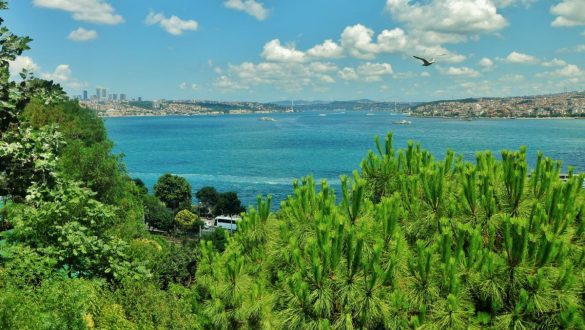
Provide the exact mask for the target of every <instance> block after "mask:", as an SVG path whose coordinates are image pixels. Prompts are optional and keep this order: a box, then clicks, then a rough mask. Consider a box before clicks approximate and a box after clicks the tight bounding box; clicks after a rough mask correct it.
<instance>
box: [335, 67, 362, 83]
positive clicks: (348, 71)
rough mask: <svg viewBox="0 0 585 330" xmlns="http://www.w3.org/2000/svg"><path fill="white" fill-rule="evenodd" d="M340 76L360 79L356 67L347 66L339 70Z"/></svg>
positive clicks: (345, 78) (346, 78) (348, 78)
mask: <svg viewBox="0 0 585 330" xmlns="http://www.w3.org/2000/svg"><path fill="white" fill-rule="evenodd" d="M337 75H338V76H339V78H341V79H343V80H358V78H359V76H358V74H357V72H355V69H354V68H350V67H345V68H343V69H341V70H339V71H338V72H337Z"/></svg>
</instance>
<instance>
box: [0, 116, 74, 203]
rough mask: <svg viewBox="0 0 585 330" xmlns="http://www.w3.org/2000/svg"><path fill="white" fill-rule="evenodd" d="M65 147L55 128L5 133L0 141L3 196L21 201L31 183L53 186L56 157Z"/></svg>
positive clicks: (0, 185) (0, 170) (47, 127)
mask: <svg viewBox="0 0 585 330" xmlns="http://www.w3.org/2000/svg"><path fill="white" fill-rule="evenodd" d="M64 145H65V142H64V141H63V136H62V135H61V133H60V132H59V131H57V128H56V127H55V126H46V127H43V128H42V129H41V130H33V129H32V128H18V129H14V130H11V131H9V132H6V133H5V134H4V135H3V138H2V139H1V140H0V196H9V197H11V198H17V199H19V198H20V199H22V198H24V197H25V196H26V191H27V189H28V188H29V187H30V186H31V184H32V183H36V184H38V185H42V186H46V187H50V186H52V185H53V184H54V183H55V180H56V177H57V174H56V171H55V167H56V163H57V154H58V153H59V151H60V150H61V149H62V148H63V147H64Z"/></svg>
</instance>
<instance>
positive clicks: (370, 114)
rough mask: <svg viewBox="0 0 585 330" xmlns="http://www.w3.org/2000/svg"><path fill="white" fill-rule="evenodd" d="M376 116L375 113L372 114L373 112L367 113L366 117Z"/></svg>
mask: <svg viewBox="0 0 585 330" xmlns="http://www.w3.org/2000/svg"><path fill="white" fill-rule="evenodd" d="M374 115H375V114H373V113H371V112H368V113H366V116H374Z"/></svg>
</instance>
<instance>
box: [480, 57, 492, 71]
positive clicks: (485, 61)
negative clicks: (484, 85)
mask: <svg viewBox="0 0 585 330" xmlns="http://www.w3.org/2000/svg"><path fill="white" fill-rule="evenodd" d="M478 64H479V66H481V67H482V68H483V69H484V70H491V69H492V68H493V67H494V61H492V60H491V59H489V58H487V57H484V58H482V59H481V60H480V61H479V63H478Z"/></svg>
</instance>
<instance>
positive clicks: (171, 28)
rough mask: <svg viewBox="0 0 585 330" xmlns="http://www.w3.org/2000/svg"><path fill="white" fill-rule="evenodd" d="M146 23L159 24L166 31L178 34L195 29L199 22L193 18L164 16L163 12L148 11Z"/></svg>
mask: <svg viewBox="0 0 585 330" xmlns="http://www.w3.org/2000/svg"><path fill="white" fill-rule="evenodd" d="M145 22H146V24H148V25H153V24H159V25H160V26H161V27H162V28H163V29H165V31H167V32H168V33H170V34H172V35H175V36H180V35H181V34H183V32H185V31H197V28H198V27H199V24H198V23H197V21H195V20H192V19H190V20H182V19H181V18H179V17H177V16H175V15H172V16H171V17H166V16H165V15H164V14H163V13H155V12H150V13H149V14H148V16H146V21H145Z"/></svg>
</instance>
